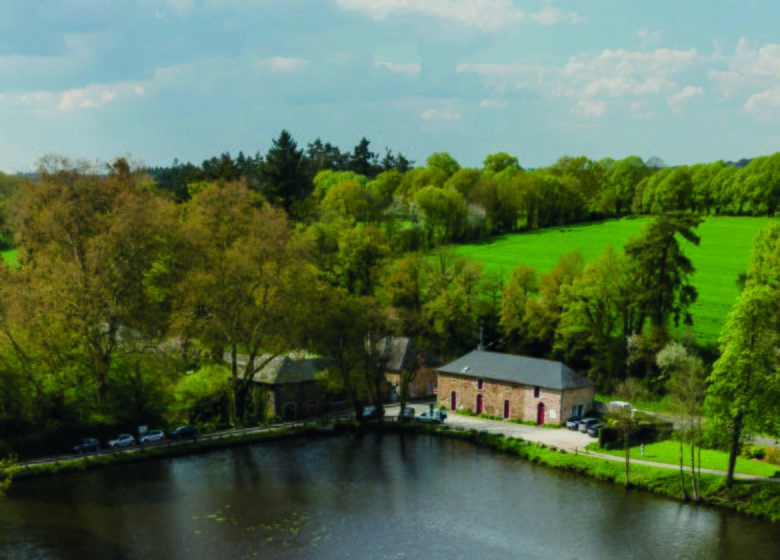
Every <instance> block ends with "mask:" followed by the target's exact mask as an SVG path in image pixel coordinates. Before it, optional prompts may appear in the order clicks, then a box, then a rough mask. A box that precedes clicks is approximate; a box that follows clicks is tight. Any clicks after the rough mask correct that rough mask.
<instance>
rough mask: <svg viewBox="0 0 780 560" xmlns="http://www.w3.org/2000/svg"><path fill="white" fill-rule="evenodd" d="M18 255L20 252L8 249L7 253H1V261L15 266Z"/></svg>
mask: <svg viewBox="0 0 780 560" xmlns="http://www.w3.org/2000/svg"><path fill="white" fill-rule="evenodd" d="M17 253H18V251H17V250H16V249H7V250H5V251H0V259H2V260H4V261H5V262H7V263H8V264H10V265H12V264H15V263H16V254H17Z"/></svg>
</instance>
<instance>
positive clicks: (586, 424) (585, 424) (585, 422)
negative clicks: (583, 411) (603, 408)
mask: <svg viewBox="0 0 780 560" xmlns="http://www.w3.org/2000/svg"><path fill="white" fill-rule="evenodd" d="M599 422H600V420H599V419H598V418H583V419H582V420H580V425H579V426H578V429H579V431H581V432H582V433H583V434H584V433H586V432H587V431H588V428H590V427H591V426H593V425H594V424H598V423H599Z"/></svg>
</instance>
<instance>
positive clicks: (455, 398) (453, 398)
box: [450, 391, 458, 410]
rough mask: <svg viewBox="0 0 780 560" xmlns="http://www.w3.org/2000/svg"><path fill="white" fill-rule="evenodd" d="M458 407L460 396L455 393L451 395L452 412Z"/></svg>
mask: <svg viewBox="0 0 780 560" xmlns="http://www.w3.org/2000/svg"><path fill="white" fill-rule="evenodd" d="M457 406H458V394H457V393H456V392H455V391H453V392H452V393H450V410H455V408H456V407H457Z"/></svg>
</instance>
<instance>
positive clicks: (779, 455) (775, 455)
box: [764, 447, 780, 465]
mask: <svg viewBox="0 0 780 560" xmlns="http://www.w3.org/2000/svg"><path fill="white" fill-rule="evenodd" d="M764 458H765V459H766V462H767V463H769V464H770V465H780V448H777V447H767V449H766V452H765V457H764Z"/></svg>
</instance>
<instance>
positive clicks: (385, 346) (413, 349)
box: [377, 336, 417, 372]
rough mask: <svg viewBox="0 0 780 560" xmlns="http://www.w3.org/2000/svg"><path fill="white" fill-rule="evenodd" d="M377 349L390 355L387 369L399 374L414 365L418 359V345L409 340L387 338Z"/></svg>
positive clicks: (381, 341) (380, 342)
mask: <svg viewBox="0 0 780 560" xmlns="http://www.w3.org/2000/svg"><path fill="white" fill-rule="evenodd" d="M377 349H378V350H379V351H380V352H382V353H384V352H387V353H388V354H389V359H388V361H387V365H386V366H385V369H387V370H388V371H393V372H399V371H401V370H404V369H407V368H409V367H411V366H412V365H413V364H414V361H415V360H416V359H417V345H416V344H415V343H414V341H413V340H411V339H408V338H395V337H390V336H388V337H385V338H383V339H382V340H380V341H379V343H378V344H377Z"/></svg>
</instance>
